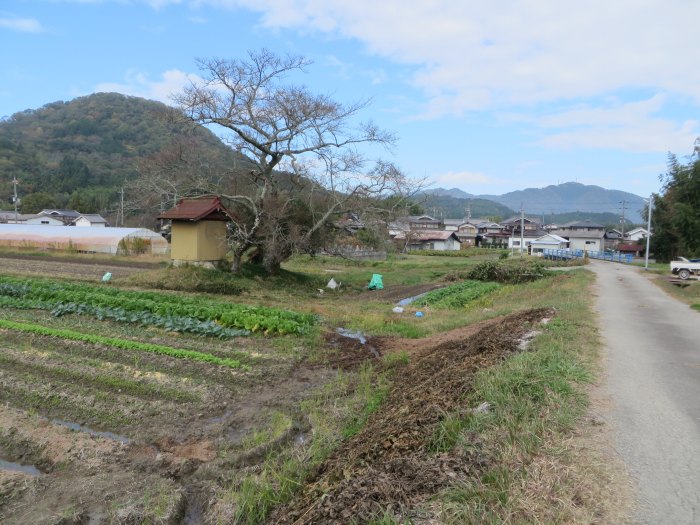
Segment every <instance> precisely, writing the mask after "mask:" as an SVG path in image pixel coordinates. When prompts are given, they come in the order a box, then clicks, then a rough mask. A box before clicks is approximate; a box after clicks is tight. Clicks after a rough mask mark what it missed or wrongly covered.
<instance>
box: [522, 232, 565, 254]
mask: <svg viewBox="0 0 700 525" xmlns="http://www.w3.org/2000/svg"><path fill="white" fill-rule="evenodd" d="M568 247H569V241H567V240H566V239H564V238H563V237H559V236H558V235H554V234H553V233H547V234H545V235H542V236H541V237H538V238H537V239H534V240H532V241H530V253H531V254H532V255H536V254H538V253H543V252H544V250H566V249H567V248H568Z"/></svg>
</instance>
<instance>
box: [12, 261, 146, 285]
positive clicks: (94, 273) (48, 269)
mask: <svg viewBox="0 0 700 525" xmlns="http://www.w3.org/2000/svg"><path fill="white" fill-rule="evenodd" d="M0 260H1V261H2V271H3V273H7V274H14V275H32V276H35V277H59V278H70V279H80V280H84V281H99V280H100V279H101V278H102V276H103V275H104V274H105V273H107V272H110V273H111V274H112V275H113V276H114V277H115V278H121V277H128V276H129V275H132V274H134V273H137V272H142V271H143V270H144V269H146V268H148V269H153V268H157V266H154V265H151V264H139V263H119V262H107V261H105V262H101V261H100V262H91V261H87V260H86V261H85V262H76V261H66V260H64V259H60V258H55V259H48V260H47V259H45V258H43V257H42V258H41V259H39V258H30V257H27V258H20V257H18V256H11V255H7V254H3V255H1V256H0Z"/></svg>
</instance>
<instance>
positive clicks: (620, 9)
mask: <svg viewBox="0 0 700 525" xmlns="http://www.w3.org/2000/svg"><path fill="white" fill-rule="evenodd" d="M195 3H196V4H197V5H201V4H209V5H213V6H218V7H229V8H239V7H244V8H247V9H249V10H253V11H256V12H259V13H261V14H262V24H263V25H265V26H267V27H273V28H287V29H294V30H298V31H303V32H309V31H317V32H323V33H328V34H331V35H337V36H341V37H348V38H352V39H356V40H358V41H360V42H362V43H364V45H365V46H366V48H367V50H369V51H370V52H372V53H374V54H376V55H378V56H381V57H384V58H387V59H389V60H392V61H394V62H399V63H404V64H409V65H413V66H415V67H416V68H417V71H416V73H415V76H414V78H413V81H414V83H415V84H416V85H417V86H419V87H421V88H422V89H423V90H425V92H426V93H427V94H428V96H429V97H430V100H431V102H430V104H429V106H428V110H427V112H426V114H425V115H424V116H425V117H438V116H441V115H444V114H451V115H454V114H460V113H463V112H465V111H470V110H473V109H492V108H494V107H501V108H503V107H508V106H517V105H521V104H532V103H538V102H549V101H558V100H573V99H576V98H580V97H583V98H586V97H593V96H597V95H600V94H603V93H606V92H611V91H615V90H620V89H626V88H640V87H641V88H652V89H654V90H659V91H669V92H674V93H681V94H684V95H688V96H690V97H692V98H693V99H694V100H696V101H700V69H698V68H694V67H692V64H695V63H697V62H698V59H699V58H700V46H697V45H696V42H695V40H696V39H695V34H696V21H697V20H698V18H699V17H700V2H688V1H685V0H617V1H616V2H610V1H609V0H589V1H588V2H562V1H561V0H536V1H535V0H532V1H522V0H503V1H501V2H498V3H494V2H484V1H482V0H463V1H460V2H455V1H453V0H415V1H412V2H410V4H408V5H407V4H406V2H405V1H403V0H385V1H383V2H376V1H375V0H354V1H353V2H345V1H341V0H338V1H332V0H196V2H195Z"/></svg>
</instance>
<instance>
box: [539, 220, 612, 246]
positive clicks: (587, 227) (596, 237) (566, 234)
mask: <svg viewBox="0 0 700 525" xmlns="http://www.w3.org/2000/svg"><path fill="white" fill-rule="evenodd" d="M550 233H553V234H555V235H558V236H559V237H563V238H564V239H566V240H568V241H569V248H570V249H571V250H586V251H589V252H600V251H603V249H604V238H605V226H603V225H602V224H596V223H594V222H591V221H590V220H588V219H586V220H585V221H573V222H569V223H567V224H565V225H564V227H563V228H562V229H560V230H554V231H552V232H550Z"/></svg>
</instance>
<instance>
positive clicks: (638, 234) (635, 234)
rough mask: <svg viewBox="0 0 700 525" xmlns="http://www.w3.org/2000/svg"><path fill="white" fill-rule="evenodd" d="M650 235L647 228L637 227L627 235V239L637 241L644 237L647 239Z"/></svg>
mask: <svg viewBox="0 0 700 525" xmlns="http://www.w3.org/2000/svg"><path fill="white" fill-rule="evenodd" d="M648 236H649V232H648V231H647V230H646V229H645V228H635V229H633V230H630V231H628V232H627V234H626V235H625V240H626V241H631V242H637V241H641V240H642V239H646V238H647V237H648Z"/></svg>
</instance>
